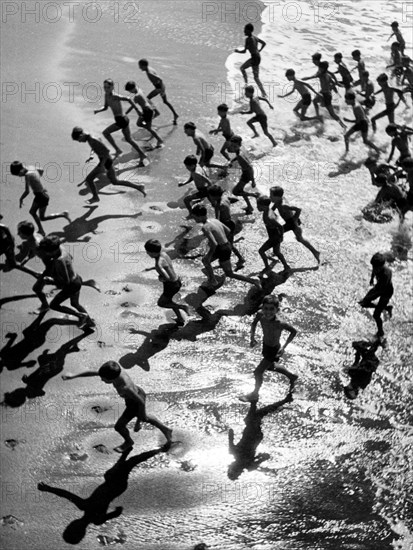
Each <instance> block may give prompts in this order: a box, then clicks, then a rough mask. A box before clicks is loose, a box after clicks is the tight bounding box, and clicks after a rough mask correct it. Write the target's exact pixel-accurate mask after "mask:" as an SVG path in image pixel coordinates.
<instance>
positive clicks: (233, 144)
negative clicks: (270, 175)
mask: <svg viewBox="0 0 413 550" xmlns="http://www.w3.org/2000/svg"><path fill="white" fill-rule="evenodd" d="M241 145H242V138H241V136H232V138H231V140H230V144H229V148H228V151H229V152H230V153H235V158H234V159H233V160H232V161H231V162H230V163H229V164H228V167H232V165H233V164H234V162H238V164H239V166H240V168H241V177H240V180H239V182H238V183H237V184H236V186H235V187H234V189H233V190H232V194H233V195H235V196H236V197H242V198H243V199H244V201H245V202H246V204H247V208H246V209H245V213H246V214H252V212H253V211H254V209H253V207H252V204H251V201H250V199H249V197H256V196H257V193H256V192H254V193H248V192H247V191H245V190H244V188H245V186H246V185H247V184H248V183H249V182H251V187H256V183H255V179H254V168H253V166H252V164H251V162H250V161H249V159H248V157H247V156H246V154H245V153H244V152H243V151H241Z"/></svg>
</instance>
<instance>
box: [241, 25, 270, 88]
mask: <svg viewBox="0 0 413 550" xmlns="http://www.w3.org/2000/svg"><path fill="white" fill-rule="evenodd" d="M253 32H254V25H252V24H251V23H247V24H246V25H245V27H244V34H245V36H246V37H247V38H246V39H245V46H244V49H243V50H239V49H236V50H234V51H235V53H246V52H247V51H249V52H250V54H251V58H250V59H248V61H246V62H245V63H243V64H242V65H241V67H240V70H241V73H242V76H243V78H244V82H245V83H246V84H248V76H247V69H249V67H251V68H252V73H253V75H254V80H255V82H256V83H257V86H258V88H259V89H260V92H261V93H262V95H263V96H264V97H265V96H266V95H267V94H266V93H265V90H264V86H263V85H262V82H261V80H260V63H261V55H260V52H261V51H262V50H263V49H264V48H265V46H266V43H265V42H264V40H261V38H258V37H257V36H255V35H253V34H252V33H253ZM260 44H261V48H260V47H259V46H260Z"/></svg>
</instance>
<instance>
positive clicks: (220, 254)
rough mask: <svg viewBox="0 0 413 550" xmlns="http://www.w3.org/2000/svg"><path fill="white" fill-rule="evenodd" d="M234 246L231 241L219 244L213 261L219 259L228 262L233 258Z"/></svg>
mask: <svg viewBox="0 0 413 550" xmlns="http://www.w3.org/2000/svg"><path fill="white" fill-rule="evenodd" d="M231 252H232V248H231V245H230V244H229V243H224V244H219V245H217V247H216V249H215V252H214V255H213V257H212V261H214V260H219V262H220V263H222V262H227V261H228V260H229V259H230V258H231Z"/></svg>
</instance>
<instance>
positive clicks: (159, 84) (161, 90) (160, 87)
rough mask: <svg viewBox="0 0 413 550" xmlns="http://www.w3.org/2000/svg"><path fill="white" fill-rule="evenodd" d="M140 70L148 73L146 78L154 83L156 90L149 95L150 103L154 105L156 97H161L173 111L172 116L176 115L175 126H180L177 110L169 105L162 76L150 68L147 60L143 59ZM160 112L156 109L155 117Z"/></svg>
mask: <svg viewBox="0 0 413 550" xmlns="http://www.w3.org/2000/svg"><path fill="white" fill-rule="evenodd" d="M139 68H140V70H141V71H143V72H144V73H146V76H147V77H148V78H149V80H150V81H151V82H152V84H153V85H154V86H155V89H154V90H152V92H150V93H149V94H148V101H149V102H150V103H151V104H152V101H151V100H152V99H153V98H154V97H156V96H157V95H160V96H161V98H162V101H163V102H164V103H165V105H166V106H167V107H169V109H170V110H171V111H172V114H173V115H174V120H173V124H174V125H176V124H178V122H177V121H178V117H179V115H178V113H177V112H176V111H175V109H174V108H173V107H172V105H171V104H170V103H169V101H168V99H167V97H166V89H165V84H164V82H163V80H162V78H161V77H160V76H158V74H157V72H156V71H155V70H154V69H152V67H149V63H148V60H147V59H141V60H140V61H139ZM156 113H157V114H159V113H158V111H157V110H156V109H155V116H157V114H156Z"/></svg>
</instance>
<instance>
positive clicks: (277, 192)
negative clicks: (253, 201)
mask: <svg viewBox="0 0 413 550" xmlns="http://www.w3.org/2000/svg"><path fill="white" fill-rule="evenodd" d="M270 195H274V196H276V197H283V196H284V189H283V188H282V187H280V186H279V185H274V187H271V189H270Z"/></svg>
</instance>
